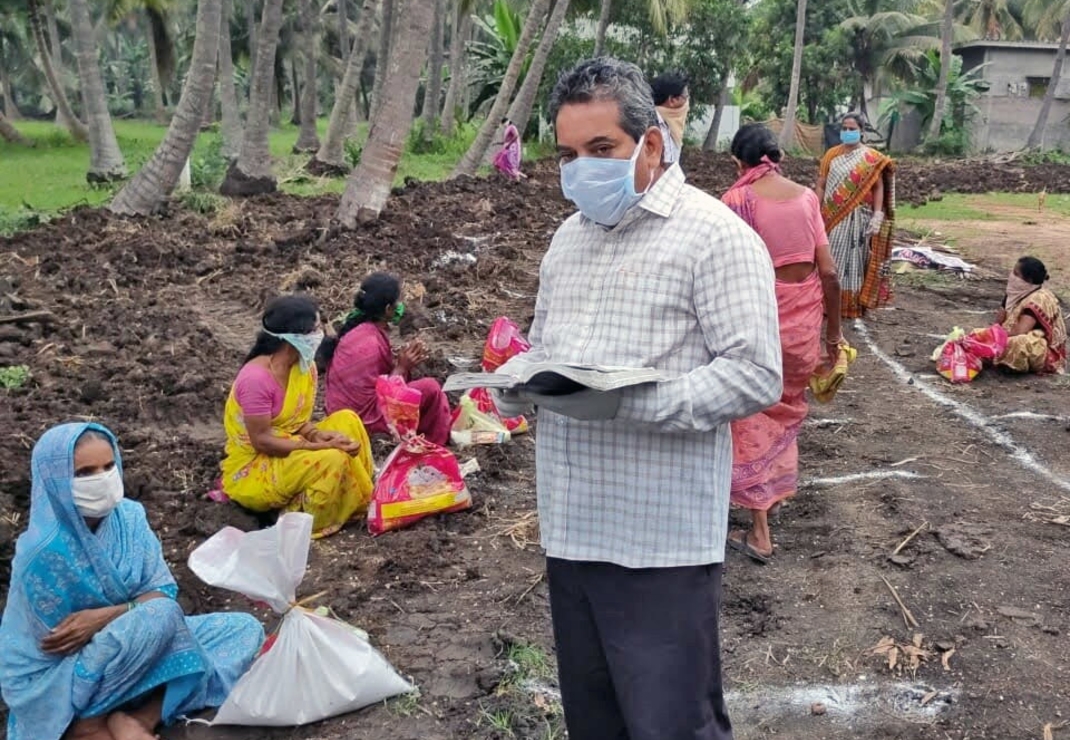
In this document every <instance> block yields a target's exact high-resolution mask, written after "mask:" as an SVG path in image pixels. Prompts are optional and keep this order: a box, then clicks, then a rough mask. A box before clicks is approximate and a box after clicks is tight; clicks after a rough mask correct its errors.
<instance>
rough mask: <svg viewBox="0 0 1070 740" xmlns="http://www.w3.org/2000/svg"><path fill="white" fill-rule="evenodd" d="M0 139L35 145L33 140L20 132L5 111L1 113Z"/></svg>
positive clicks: (23, 144)
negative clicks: (5, 114)
mask: <svg viewBox="0 0 1070 740" xmlns="http://www.w3.org/2000/svg"><path fill="white" fill-rule="evenodd" d="M0 139H3V140H4V141H9V142H11V143H12V144H20V145H22V146H33V142H32V141H30V140H29V139H27V138H26V137H25V136H23V135H22V134H21V133H19V130H18V129H17V128H15V125H14V124H13V123H11V121H9V120H8V119H7V118H6V117H5V116H4V114H3V113H0Z"/></svg>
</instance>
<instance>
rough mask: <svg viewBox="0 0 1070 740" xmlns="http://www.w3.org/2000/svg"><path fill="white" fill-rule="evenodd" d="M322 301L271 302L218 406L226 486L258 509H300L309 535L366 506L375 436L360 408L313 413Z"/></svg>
mask: <svg viewBox="0 0 1070 740" xmlns="http://www.w3.org/2000/svg"><path fill="white" fill-rule="evenodd" d="M322 340H323V331H322V329H321V327H320V318H319V309H318V308H317V306H316V303H315V301H313V300H312V299H311V298H309V297H308V296H304V295H291V296H283V297H281V298H276V299H274V300H273V301H271V303H269V304H268V306H267V310H266V311H265V312H264V317H263V320H262V322H261V330H260V333H259V334H258V335H257V337H256V343H255V344H254V345H253V348H252V350H251V351H250V352H249V356H248V357H246V358H245V364H244V365H243V366H242V368H241V370H240V371H239V372H238V377H237V378H236V379H235V380H234V385H233V387H232V388H231V391H230V396H229V398H227V405H226V410H225V412H224V414H225V418H224V424H225V426H226V431H227V447H226V458H225V459H224V460H223V463H222V469H223V477H222V488H223V492H224V493H225V494H227V496H229V497H230V498H231V499H232V500H233V501H235V502H237V503H238V504H240V505H242V506H244V507H246V508H247V509H251V510H253V511H256V512H277V511H304V512H306V513H308V514H311V515H312V518H313V521H312V536H313V537H324V536H326V535H329V534H333V533H334V532H337V531H338V530H339V529H341V528H342V526H343V525H345V523H346V522H348V521H349V520H350V519H352V518H353V517H354V516H357V515H359V514H362V513H363V512H364V511H365V510H366V509H367V507H368V501H369V500H370V499H371V494H372V473H373V470H374V466H373V462H372V453H371V445H370V444H369V442H368V434H367V432H365V431H364V425H363V424H362V423H361V421H360V418H359V417H358V416H357V415H356V414H355V413H353V412H352V411H346V410H342V411H338V412H337V413H334V414H331V415H330V416H328V417H327V418H326V419H324V420H323V421H321V422H319V423H318V424H313V423H312V410H313V409H314V408H315V406H316V379H317V377H318V376H317V373H316V365H315V362H314V359H315V355H316V350H317V349H318V348H319V345H320V342H321V341H322Z"/></svg>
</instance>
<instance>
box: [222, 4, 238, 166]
mask: <svg viewBox="0 0 1070 740" xmlns="http://www.w3.org/2000/svg"><path fill="white" fill-rule="evenodd" d="M233 15H234V0H223V4H222V8H221V11H220V14H219V106H220V108H221V110H222V119H223V120H222V124H223V125H222V126H221V132H222V135H223V146H222V149H221V153H222V154H223V156H224V157H225V158H226V159H227V161H228V162H233V161H234V160H236V159H237V158H238V154H239V153H240V152H241V140H242V122H241V112H240V111H239V107H238V90H237V88H236V87H235V86H234V50H233V49H232V48H231V45H230V19H231V17H232V16H233Z"/></svg>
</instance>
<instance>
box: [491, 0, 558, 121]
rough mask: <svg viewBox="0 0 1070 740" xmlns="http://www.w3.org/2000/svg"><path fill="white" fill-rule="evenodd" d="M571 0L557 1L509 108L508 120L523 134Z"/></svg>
mask: <svg viewBox="0 0 1070 740" xmlns="http://www.w3.org/2000/svg"><path fill="white" fill-rule="evenodd" d="M568 7H569V0H555V2H554V9H553V11H552V12H551V13H550V19H549V20H548V21H546V28H545V29H543V32H542V38H541V39H539V45H538V47H536V49H535V56H533V57H532V58H531V64H530V65H529V66H528V71H527V74H525V75H524V81H523V82H522V83H521V85H520V90H519V91H518V92H517V94H516V99H515V100H513V104H512V105H510V106H509V113H507V114H506V118H508V119H509V120H510V121H512V122H513V123H514V124H515V125H516V127H517V130H519V131H520V132H521V133H523V132H524V130H525V129H526V128H527V127H528V121H529V120H530V119H531V111H532V110H534V108H535V96H536V95H538V93H539V84H540V83H541V82H542V74H543V71H544V70H545V69H546V62H547V60H548V59H549V58H550V52H551V51H552V50H553V46H554V42H555V41H556V40H557V32H558V31H560V30H561V24H562V23H564V22H565V14H566V13H568Z"/></svg>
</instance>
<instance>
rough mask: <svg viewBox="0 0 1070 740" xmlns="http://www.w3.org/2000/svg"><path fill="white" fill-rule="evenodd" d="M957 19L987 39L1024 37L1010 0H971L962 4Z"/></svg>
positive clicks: (1010, 39) (1023, 30)
mask: <svg viewBox="0 0 1070 740" xmlns="http://www.w3.org/2000/svg"><path fill="white" fill-rule="evenodd" d="M959 20H960V21H961V22H962V23H963V24H965V25H966V26H967V27H969V28H970V29H971V30H972V31H973V32H974V33H976V34H977V35H978V36H980V37H981V38H984V39H987V40H989V41H1020V40H1021V39H1022V38H1024V37H1025V29H1023V28H1022V24H1021V22H1020V20H1019V19H1018V17H1017V16H1016V15H1015V12H1014V8H1013V2H1012V0H972V1H971V2H969V3H966V4H965V5H964V6H963V8H962V10H961V11H960V13H959Z"/></svg>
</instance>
